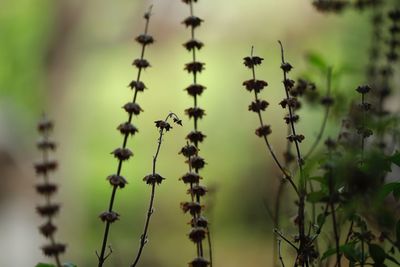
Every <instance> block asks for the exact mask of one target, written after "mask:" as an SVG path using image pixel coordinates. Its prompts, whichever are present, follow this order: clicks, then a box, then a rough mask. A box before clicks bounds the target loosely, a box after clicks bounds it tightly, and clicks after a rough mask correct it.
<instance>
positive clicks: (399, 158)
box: [389, 151, 400, 167]
mask: <svg viewBox="0 0 400 267" xmlns="http://www.w3.org/2000/svg"><path fill="white" fill-rule="evenodd" d="M389 159H390V161H391V162H393V163H394V164H396V165H397V166H399V167H400V152H398V151H396V153H394V154H393V155H392V156H391V157H390V158H389Z"/></svg>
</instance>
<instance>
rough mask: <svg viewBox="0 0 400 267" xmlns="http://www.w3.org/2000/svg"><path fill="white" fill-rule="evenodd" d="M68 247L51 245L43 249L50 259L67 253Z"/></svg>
mask: <svg viewBox="0 0 400 267" xmlns="http://www.w3.org/2000/svg"><path fill="white" fill-rule="evenodd" d="M65 248H66V246H65V245H64V244H50V245H46V246H43V247H42V251H43V253H44V255H46V256H48V257H53V256H57V255H59V254H61V253H64V252H65Z"/></svg>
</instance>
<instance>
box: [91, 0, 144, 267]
mask: <svg viewBox="0 0 400 267" xmlns="http://www.w3.org/2000/svg"><path fill="white" fill-rule="evenodd" d="M151 9H152V6H150V7H149V10H148V13H147V14H148V16H145V19H146V24H145V30H144V34H147V32H148V27H149V22H150V15H151ZM145 49H146V44H143V45H142V50H141V55H140V59H141V60H143V59H144V54H145ZM141 73H142V68H139V70H138V74H137V78H136V82H139V81H140V77H141ZM137 93H138V90H137V89H136V88H135V92H134V96H133V100H132V103H136V98H137ZM132 117H133V115H132V113H130V114H129V118H128V123H131V122H132ZM128 137H129V133H126V134H125V135H124V139H123V142H122V148H123V149H125V148H126V146H127V142H128ZM121 170H122V160H119V162H118V167H117V174H116V175H118V176H119V175H120V174H121ZM117 189H118V186H117V185H114V186H113V189H112V192H111V197H110V202H109V205H108V212H112V211H113V207H114V201H115V196H116V192H117ZM105 224H106V226H105V228H104V234H103V241H102V245H101V251H100V255H98V267H102V266H103V264H104V261H105V260H106V259H107V257H108V256H109V255H105V251H106V247H107V240H108V236H109V232H110V226H111V222H109V221H106V222H105ZM110 253H111V252H110Z"/></svg>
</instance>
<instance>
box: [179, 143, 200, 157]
mask: <svg viewBox="0 0 400 267" xmlns="http://www.w3.org/2000/svg"><path fill="white" fill-rule="evenodd" d="M196 153H197V148H196V147H195V146H194V145H190V144H187V145H186V146H184V147H182V149H181V151H180V152H179V154H182V155H184V156H185V157H187V158H189V157H191V156H194V155H196Z"/></svg>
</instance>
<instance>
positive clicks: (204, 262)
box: [189, 257, 210, 267]
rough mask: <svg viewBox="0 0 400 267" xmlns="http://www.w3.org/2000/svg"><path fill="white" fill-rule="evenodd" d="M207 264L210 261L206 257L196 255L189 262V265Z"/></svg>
mask: <svg viewBox="0 0 400 267" xmlns="http://www.w3.org/2000/svg"><path fill="white" fill-rule="evenodd" d="M209 264H210V263H209V262H208V261H207V260H206V259H204V258H202V257H198V258H195V259H194V260H192V261H191V262H189V267H207V266H208V265H209Z"/></svg>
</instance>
